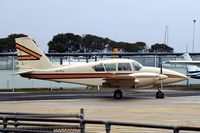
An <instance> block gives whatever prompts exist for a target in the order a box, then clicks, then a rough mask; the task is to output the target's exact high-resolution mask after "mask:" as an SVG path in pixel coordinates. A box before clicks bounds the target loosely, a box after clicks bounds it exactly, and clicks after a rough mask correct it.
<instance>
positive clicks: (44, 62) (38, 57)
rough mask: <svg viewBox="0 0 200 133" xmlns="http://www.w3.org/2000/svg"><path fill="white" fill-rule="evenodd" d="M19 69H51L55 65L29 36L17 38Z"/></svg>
mask: <svg viewBox="0 0 200 133" xmlns="http://www.w3.org/2000/svg"><path fill="white" fill-rule="evenodd" d="M15 42H16V48H17V57H18V61H19V71H21V72H23V71H31V70H32V69H49V68H52V67H53V64H52V63H51V61H50V60H49V59H48V58H47V57H46V55H45V54H44V53H43V52H42V50H41V49H40V48H39V47H38V46H37V44H36V43H35V42H34V41H33V40H32V39H30V38H28V37H20V38H16V39H15Z"/></svg>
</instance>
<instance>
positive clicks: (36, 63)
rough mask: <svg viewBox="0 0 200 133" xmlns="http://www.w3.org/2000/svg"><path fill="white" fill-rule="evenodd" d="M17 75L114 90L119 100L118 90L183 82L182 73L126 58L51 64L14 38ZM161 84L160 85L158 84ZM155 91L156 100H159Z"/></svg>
mask: <svg viewBox="0 0 200 133" xmlns="http://www.w3.org/2000/svg"><path fill="white" fill-rule="evenodd" d="M16 48H17V56H18V61H19V72H18V74H20V76H22V77H25V78H29V79H32V78H33V79H41V80H50V81H56V82H67V83H76V84H82V85H88V86H101V87H111V88H115V91H114V97H115V98H116V99H120V98H122V96H123V94H122V91H121V89H124V88H132V89H140V88H151V87H158V88H159V87H160V85H161V86H162V84H164V85H166V84H171V83H176V82H179V81H183V80H185V79H187V77H186V76H185V75H184V74H181V73H178V72H175V71H172V70H168V69H163V70H162V74H161V73H160V68H155V67H145V66H142V65H141V64H140V63H139V62H137V61H135V60H130V59H110V60H102V61H97V62H90V63H84V64H77V65H70V66H62V65H54V64H52V63H51V61H50V60H49V59H48V58H47V57H46V56H45V54H44V53H43V52H42V51H41V49H40V48H39V47H38V46H37V45H36V44H35V43H34V41H33V40H32V39H30V38H28V37H21V38H16ZM161 83H162V84H161ZM163 96H164V93H163V92H161V91H160V89H158V92H157V93H156V97H158V98H159V97H163Z"/></svg>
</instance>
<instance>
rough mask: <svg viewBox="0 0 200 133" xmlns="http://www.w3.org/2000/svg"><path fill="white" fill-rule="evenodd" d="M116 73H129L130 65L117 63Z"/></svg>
mask: <svg viewBox="0 0 200 133" xmlns="http://www.w3.org/2000/svg"><path fill="white" fill-rule="evenodd" d="M118 71H131V64H130V63H119V64H118Z"/></svg>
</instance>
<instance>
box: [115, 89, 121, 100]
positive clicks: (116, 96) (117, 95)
mask: <svg viewBox="0 0 200 133" xmlns="http://www.w3.org/2000/svg"><path fill="white" fill-rule="evenodd" d="M122 97H123V93H122V91H121V90H120V89H116V90H115V91H114V98H115V99H121V98H122Z"/></svg>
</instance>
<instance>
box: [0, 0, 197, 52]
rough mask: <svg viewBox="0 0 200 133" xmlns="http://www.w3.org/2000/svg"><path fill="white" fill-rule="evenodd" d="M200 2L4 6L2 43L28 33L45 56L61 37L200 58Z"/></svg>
mask: <svg viewBox="0 0 200 133" xmlns="http://www.w3.org/2000/svg"><path fill="white" fill-rule="evenodd" d="M199 5H200V0H0V38H3V37H7V36H8V35H10V34H13V33H18V34H19V33H23V34H27V35H29V37H31V38H33V39H34V40H35V41H36V42H37V43H38V44H39V46H40V47H41V48H42V50H43V51H46V52H47V51H48V46H47V43H48V42H49V41H50V40H51V39H52V38H53V36H54V35H57V34H59V33H74V34H78V35H84V34H93V35H97V36H101V37H108V38H110V39H112V40H115V41H124V42H132V43H134V42H138V41H143V42H145V43H146V44H147V45H148V46H149V47H150V46H151V45H153V44H155V43H163V42H164V37H165V36H164V35H165V29H166V26H168V45H169V46H171V47H173V48H174V49H175V52H186V47H188V52H192V42H193V26H194V22H193V20H194V19H195V20H196V23H195V36H194V37H195V42H194V52H200V8H199Z"/></svg>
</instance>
